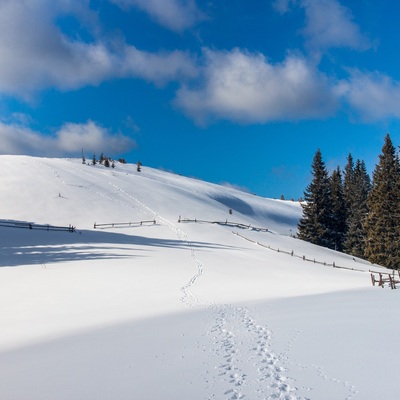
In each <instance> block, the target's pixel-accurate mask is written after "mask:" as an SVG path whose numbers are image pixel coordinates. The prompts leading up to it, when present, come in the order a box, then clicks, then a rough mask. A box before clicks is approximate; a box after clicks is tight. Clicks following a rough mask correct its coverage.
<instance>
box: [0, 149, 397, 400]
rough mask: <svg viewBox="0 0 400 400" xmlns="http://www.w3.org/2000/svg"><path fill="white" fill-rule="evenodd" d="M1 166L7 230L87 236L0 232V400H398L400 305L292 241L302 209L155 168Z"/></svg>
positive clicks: (338, 262)
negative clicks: (21, 224)
mask: <svg viewBox="0 0 400 400" xmlns="http://www.w3.org/2000/svg"><path fill="white" fill-rule="evenodd" d="M0 159H1V162H2V165H3V168H2V172H1V174H0V185H1V188H2V189H1V191H0V204H1V207H0V220H8V221H25V222H31V223H34V224H50V225H57V226H66V227H68V226H69V225H70V224H71V225H73V226H76V232H75V233H70V232H53V231H41V230H35V229H31V230H30V229H17V228H7V227H1V226H0V240H1V245H0V255H1V258H0V326H1V329H0V398H1V399H6V400H14V399H15V400H28V399H29V400H35V399H40V400H45V399H69V400H70V399H121V400H123V399H141V400H142V399H239V398H244V399H254V400H258V399H335V400H336V399H363V400H364V399H377V398H386V399H394V398H397V397H398V391H399V389H400V383H398V379H396V378H397V376H396V372H397V371H398V369H399V364H400V362H399V361H398V360H397V353H398V350H399V344H398V341H397V340H396V336H395V335H396V332H398V331H399V329H400V318H399V317H398V312H397V309H398V308H399V291H397V290H390V289H388V288H384V289H382V288H378V287H373V286H372V285H371V279H370V274H369V272H368V271H369V270H370V269H372V270H374V271H386V270H384V269H382V267H380V266H377V265H371V264H370V263H368V262H366V261H364V260H361V259H353V257H350V256H348V255H345V254H341V253H337V252H335V251H332V250H328V249H324V248H320V247H317V246H314V245H311V244H309V243H305V242H302V241H300V240H298V239H294V238H293V237H291V236H292V235H294V234H295V233H296V226H297V222H298V219H299V218H300V216H301V207H300V205H299V203H297V202H292V201H281V200H272V199H266V198H262V197H258V196H256V195H253V194H249V193H244V192H240V191H237V190H235V189H233V188H228V187H223V186H218V185H213V184H210V183H206V182H202V181H199V180H195V179H191V178H187V177H183V176H179V175H175V174H172V173H168V172H165V171H159V170H155V169H152V168H148V167H146V166H143V167H142V172H140V173H138V172H137V171H136V166H135V165H130V164H126V165H123V164H120V163H117V166H116V168H115V169H112V168H109V169H108V168H105V167H103V166H101V165H96V166H90V165H83V164H82V163H81V160H77V159H76V160H75V159H46V158H33V157H27V156H0ZM229 209H231V210H232V214H230V213H229ZM179 218H181V221H182V222H178V220H179ZM184 219H191V220H194V219H197V220H202V221H209V222H210V223H207V222H183V220H184ZM152 220H155V221H156V224H144V225H143V226H134V227H121V228H117V227H114V228H107V229H99V228H97V229H94V223H97V224H101V223H113V222H114V223H115V222H138V221H152ZM224 221H225V222H226V221H229V222H235V223H238V224H245V225H250V229H243V228H240V227H238V226H230V225H224V224H215V223H211V222H221V223H222V222H224ZM251 227H258V228H267V229H268V231H257V230H254V229H251ZM268 246H269V247H268ZM278 249H279V252H278V251H276V250H278ZM292 254H293V255H292ZM303 256H305V258H306V259H308V260H311V261H305V260H303ZM314 260H315V261H316V263H314ZM323 263H325V264H326V265H324V264H323ZM333 263H335V266H336V267H341V268H333V267H332V264H333Z"/></svg>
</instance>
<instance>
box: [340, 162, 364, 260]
mask: <svg viewBox="0 0 400 400" xmlns="http://www.w3.org/2000/svg"><path fill="white" fill-rule="evenodd" d="M370 190H371V179H370V177H369V175H368V172H367V168H366V167H365V163H364V161H360V160H357V162H356V166H355V168H354V170H353V179H352V182H351V186H350V187H349V192H348V193H349V195H348V206H347V234H346V239H345V243H344V248H345V251H346V253H348V254H352V255H353V256H356V257H364V254H365V242H366V232H365V229H364V226H363V221H364V220H365V218H366V216H367V214H368V207H367V198H368V194H369V192H370Z"/></svg>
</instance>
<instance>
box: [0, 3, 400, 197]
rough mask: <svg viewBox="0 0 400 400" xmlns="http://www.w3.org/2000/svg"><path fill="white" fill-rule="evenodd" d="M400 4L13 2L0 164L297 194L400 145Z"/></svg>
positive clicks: (2, 49) (0, 116)
mask: <svg viewBox="0 0 400 400" xmlns="http://www.w3.org/2000/svg"><path fill="white" fill-rule="evenodd" d="M399 8H400V6H399V5H397V4H395V3H394V2H391V1H388V0H383V1H380V2H377V1H371V0H358V1H357V2H354V1H344V0H342V1H338V0H274V1H268V0H253V1H247V0H229V1H227V0H219V1H216V0H215V1H213V0H209V1H205V0H204V1H200V0H95V1H89V0H35V1H25V0H0V154H31V155H37V156H49V157H65V156H73V157H79V156H80V154H81V150H82V148H83V149H84V152H85V155H86V157H88V158H90V157H92V155H93V153H96V154H99V153H101V152H104V153H105V154H107V155H109V156H111V157H124V158H126V160H127V161H129V162H136V161H137V160H141V162H142V163H143V165H144V166H146V165H148V166H151V167H155V168H163V169H166V170H170V171H173V172H176V173H180V174H183V175H187V176H194V177H197V178H200V179H203V180H206V181H211V182H215V183H227V184H231V185H234V186H237V187H240V188H244V189H246V190H248V191H250V192H252V193H256V194H259V195H262V196H267V197H280V195H282V194H283V195H284V196H285V197H286V198H295V199H297V198H299V197H300V196H302V195H303V190H304V189H305V187H306V185H307V184H308V183H309V181H310V165H311V161H312V158H313V156H314V153H315V151H316V150H317V149H318V148H320V149H321V151H322V155H323V158H324V160H325V162H326V164H327V166H328V168H329V169H330V170H333V169H334V168H336V166H337V165H340V166H341V167H344V165H345V163H346V157H347V155H348V154H349V153H352V155H353V157H354V158H355V159H357V158H360V159H363V160H365V162H366V164H367V167H368V169H369V171H370V172H372V170H373V168H374V165H375V163H376V162H377V158H378V155H379V153H380V151H381V147H382V145H383V139H384V136H385V134H386V133H387V132H389V133H390V134H391V137H392V140H393V142H394V144H395V145H400V123H399V122H400V57H399V56H398V54H399V47H400V46H399V44H398V37H399V34H400V32H399V31H400V26H399V24H398V21H397V18H398V15H399V11H400V10H399Z"/></svg>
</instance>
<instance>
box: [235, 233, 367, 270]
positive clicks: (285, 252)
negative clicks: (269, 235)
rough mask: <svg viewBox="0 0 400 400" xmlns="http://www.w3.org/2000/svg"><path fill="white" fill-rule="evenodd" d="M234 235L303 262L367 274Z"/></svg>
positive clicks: (237, 234)
mask: <svg viewBox="0 0 400 400" xmlns="http://www.w3.org/2000/svg"><path fill="white" fill-rule="evenodd" d="M232 233H233V234H234V235H236V236H239V237H241V238H242V239H245V240H247V241H248V242H251V243H254V244H256V245H258V246H261V247H264V248H266V249H269V250H272V251H276V252H277V253H283V254H288V255H290V256H292V257H297V258H300V259H302V260H303V261H308V262H312V263H314V264H321V265H324V266H327V267H333V268H340V269H347V270H350V271H357V272H365V271H364V270H362V269H357V268H350V267H342V266H340V265H337V264H336V263H335V262H332V263H328V262H326V261H317V260H316V259H315V258H314V259H310V258H307V257H306V256H304V255H299V254H295V252H294V251H293V250H292V251H287V250H282V249H275V248H273V247H271V246H268V245H265V244H262V243H260V242H257V241H255V240H252V239H249V238H247V237H245V236H243V235H240V234H239V233H237V232H232Z"/></svg>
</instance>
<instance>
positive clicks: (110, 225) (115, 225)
mask: <svg viewBox="0 0 400 400" xmlns="http://www.w3.org/2000/svg"><path fill="white" fill-rule="evenodd" d="M155 224H156V220H155V219H154V220H152V221H138V222H109V223H105V224H97V223H96V222H95V223H94V229H97V228H99V229H107V228H129V227H136V226H144V225H145V226H149V225H155Z"/></svg>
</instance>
